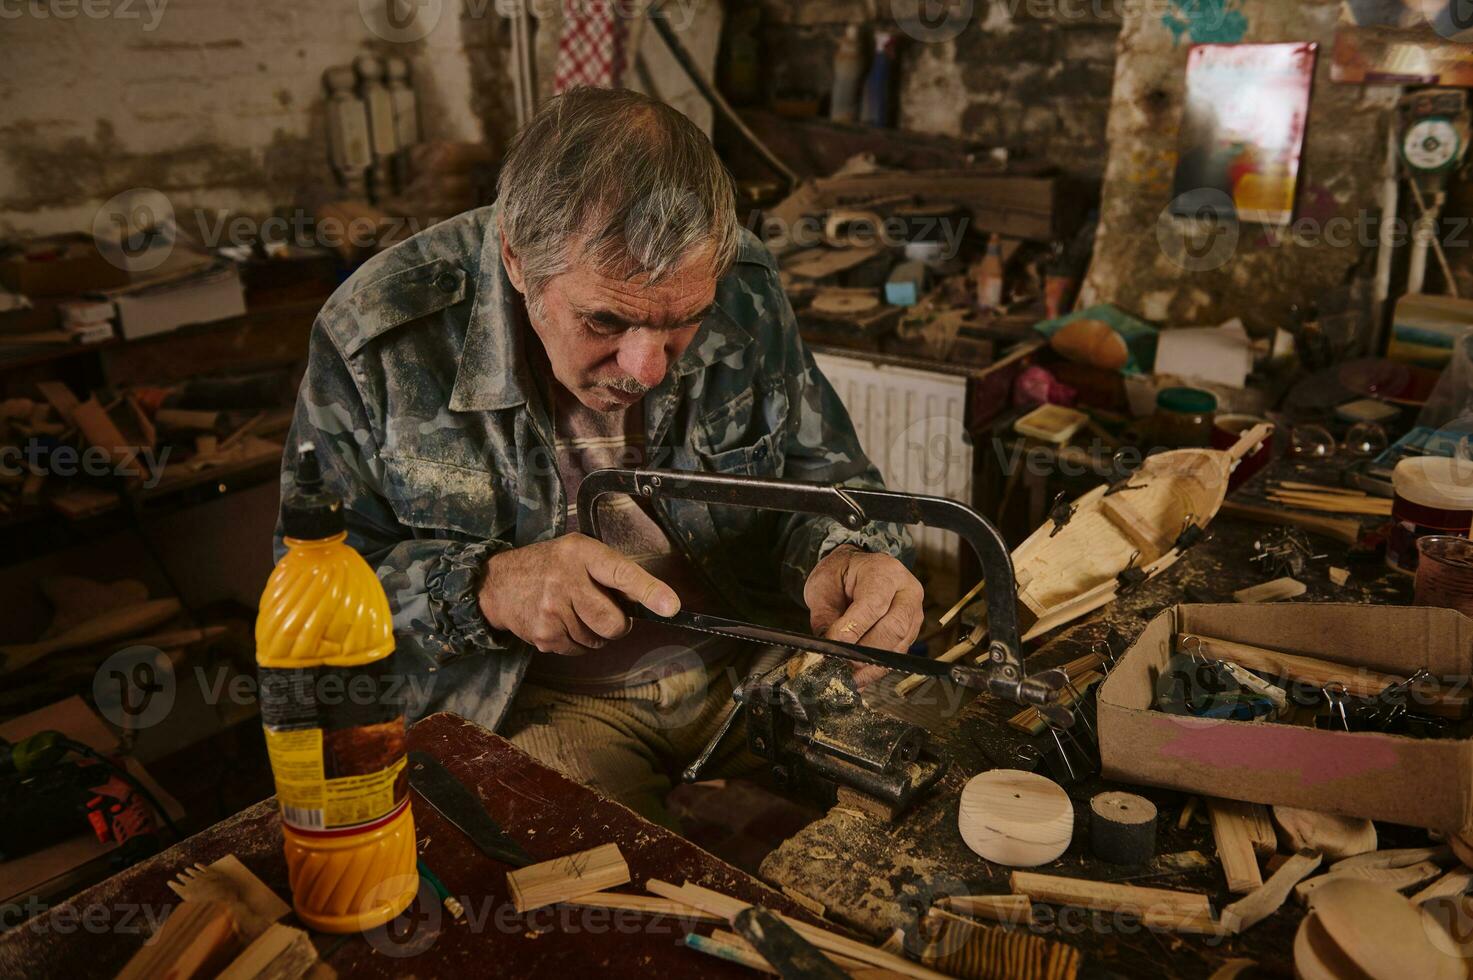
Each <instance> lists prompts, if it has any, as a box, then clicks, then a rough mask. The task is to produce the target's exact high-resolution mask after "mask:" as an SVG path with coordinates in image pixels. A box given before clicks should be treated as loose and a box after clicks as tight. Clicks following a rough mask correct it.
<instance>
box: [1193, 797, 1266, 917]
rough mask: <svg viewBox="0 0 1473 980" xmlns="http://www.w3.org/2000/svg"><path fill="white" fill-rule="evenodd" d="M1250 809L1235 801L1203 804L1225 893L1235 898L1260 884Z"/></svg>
mask: <svg viewBox="0 0 1473 980" xmlns="http://www.w3.org/2000/svg"><path fill="white" fill-rule="evenodd" d="M1251 806H1252V804H1249V803H1240V802H1238V801H1237V800H1216V799H1210V800H1208V801H1207V816H1208V819H1209V820H1210V821H1211V823H1212V839H1213V840H1214V841H1215V842H1216V843H1217V859H1218V860H1219V861H1221V862H1222V871H1223V874H1224V876H1226V878H1227V886H1228V891H1230V892H1232V893H1233V894H1235V895H1243V894H1246V893H1248V892H1251V891H1252V890H1253V889H1255V888H1258V887H1259V886H1261V885H1262V884H1263V876H1262V874H1261V873H1260V872H1259V870H1258V854H1257V852H1256V851H1255V850H1254V847H1253V841H1254V838H1255V835H1256V833H1257V828H1256V820H1255V818H1254V817H1253V815H1252V810H1251V809H1250V808H1251Z"/></svg>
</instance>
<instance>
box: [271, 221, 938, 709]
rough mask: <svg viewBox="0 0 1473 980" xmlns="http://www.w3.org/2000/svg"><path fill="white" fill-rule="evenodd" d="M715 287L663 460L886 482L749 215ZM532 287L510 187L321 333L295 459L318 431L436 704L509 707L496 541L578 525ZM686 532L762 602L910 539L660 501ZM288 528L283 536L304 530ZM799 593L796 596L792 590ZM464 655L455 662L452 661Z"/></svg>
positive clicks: (516, 670) (892, 529)
mask: <svg viewBox="0 0 1473 980" xmlns="http://www.w3.org/2000/svg"><path fill="white" fill-rule="evenodd" d="M743 234H744V238H743V241H742V245H741V249H740V254H739V256H738V258H737V261H736V263H735V265H734V266H733V268H732V270H731V271H730V272H729V273H728V274H727V275H726V276H725V277H724V278H723V279H722V280H721V282H720V283H719V284H718V288H717V292H716V304H715V307H714V309H713V311H712V313H711V314H710V315H709V316H708V317H707V319H706V320H705V321H704V322H703V323H702V324H701V327H700V329H699V330H698V332H697V333H696V336H695V339H694V340H693V341H692V343H691V345H690V347H689V348H688V349H687V350H686V352H685V354H684V355H683V356H682V357H681V358H680V359H679V360H678V361H677V362H676V363H675V364H674V365H672V367H671V370H670V372H669V374H668V375H667V377H666V378H665V380H664V381H663V382H662V383H661V384H660V385H659V386H657V387H656V388H654V389H653V390H652V391H651V392H650V393H649V395H648V396H646V399H645V423H646V445H647V447H648V449H647V452H648V465H649V466H651V467H660V468H668V469H679V470H704V471H713V472H720V473H738V474H740V473H746V474H756V475H764V476H783V477H788V478H792V479H798V480H815V481H823V482H844V483H851V484H854V485H858V486H880V485H881V484H880V477H879V473H878V472H877V471H876V470H875V468H874V467H873V466H872V465H871V464H870V462H869V460H868V459H867V458H866V457H865V455H864V452H863V451H862V450H861V448H860V446H859V442H858V440H857V439H856V437H855V434H854V428H853V426H852V424H851V423H850V421H849V417H848V415H847V414H846V412H845V410H844V408H843V406H842V405H841V404H840V402H839V399H838V397H837V396H836V395H835V394H834V391H833V389H832V388H831V387H830V385H829V383H828V381H827V380H826V379H825V378H824V377H823V375H822V374H821V373H820V372H819V370H818V368H817V367H816V366H815V364H814V362H813V358H812V356H811V355H810V354H809V352H808V350H807V348H806V347H805V346H804V344H803V341H802V340H801V339H800V338H799V335H798V328H797V323H796V320H795V318H794V315H793V310H792V307H791V306H790V305H789V303H788V301H787V298H786V296H784V294H783V291H782V288H781V286H780V285H779V282H778V273H777V265H776V262H775V261H774V259H773V258H772V255H771V253H769V252H768V251H767V249H766V248H765V247H763V246H762V245H761V244H760V243H759V242H758V241H757V240H756V238H755V237H753V236H751V235H750V234H747V233H745V232H744V233H743ZM524 323H525V314H524V313H523V311H522V306H521V300H520V296H519V295H518V294H517V293H516V291H515V290H514V289H513V287H512V286H511V284H510V282H509V281H508V280H507V277H506V274H505V272H504V270H503V268H502V265H501V253H500V241H499V236H498V234H497V227H496V210H495V208H494V206H493V207H487V208H481V209H478V210H475V211H469V212H466V213H465V214H462V215H460V216H459V217H456V218H453V219H451V220H449V221H445V222H443V223H441V224H438V225H435V226H434V227H432V228H429V229H427V230H426V231H423V232H421V233H419V234H417V235H415V236H414V237H413V238H410V239H409V240H407V241H405V242H403V243H401V244H399V245H396V246H394V247H393V248H391V249H389V250H388V251H386V252H384V253H382V254H380V255H378V256H376V257H375V258H373V259H372V260H370V261H369V262H368V263H366V264H365V265H364V266H363V267H362V268H361V269H359V270H358V271H357V272H356V273H355V274H354V275H353V276H352V277H351V278H350V279H348V281H347V282H345V283H344V284H343V285H342V286H341V287H340V288H339V289H338V290H337V292H336V293H334V294H333V296H332V297H331V298H330V299H329V300H328V302H327V304H326V305H325V306H324V307H323V309H322V312H321V313H320V314H319V315H318V317H317V320H316V323H315V325H314V327H313V331H312V337H311V350H310V354H309V357H308V362H307V371H306V375H305V377H304V378H303V380H302V387H301V390H300V392H299V394H298V397H297V408H296V415H295V419H294V421H293V423H292V431H291V435H290V439H289V443H288V451H287V454H286V459H285V464H284V467H283V474H282V489H283V491H285V490H286V489H288V488H289V486H290V480H291V470H292V466H293V464H294V462H295V457H296V449H295V447H296V446H297V445H298V444H299V443H301V442H303V441H311V442H313V443H314V444H315V445H316V447H317V450H318V453H319V455H320V456H321V459H322V463H323V471H324V474H325V477H326V479H327V481H328V484H329V485H330V486H331V487H332V488H333V489H334V490H335V491H336V492H338V493H340V494H341V495H342V497H343V500H344V506H345V511H346V517H347V526H348V541H349V543H350V544H351V545H352V546H353V547H354V548H356V549H358V551H359V552H361V553H362V554H363V556H364V557H365V558H366V559H367V560H368V562H369V563H370V564H371V565H373V566H374V567H375V569H376V570H377V572H378V575H379V578H380V580H381V581H382V582H383V585H384V589H385V591H386V592H387V593H388V597H389V603H390V606H391V607H392V609H393V612H394V627H395V634H396V640H397V642H398V644H399V650H400V653H401V657H402V656H403V655H404V654H405V653H406V652H407V653H409V657H408V660H409V661H410V664H409V667H410V669H411V670H424V671H427V672H431V673H432V674H433V675H434V694H433V696H432V697H431V698H430V699H429V701H428V703H424V704H419V705H411V713H419V712H421V711H427V710H454V711H457V712H458V713H460V714H462V715H465V716H467V717H471V718H474V719H476V720H478V721H479V722H480V723H481V724H483V725H486V726H487V727H490V728H494V727H496V725H497V724H498V723H499V722H500V720H501V717H502V715H503V714H504V712H505V709H506V707H507V705H508V704H509V703H510V701H511V698H512V696H513V694H514V693H515V690H516V687H517V685H518V683H519V682H520V680H521V677H522V675H523V673H524V672H525V669H526V664H527V660H528V657H529V656H530V655H532V654H533V653H534V652H535V651H533V650H532V649H531V648H530V647H529V646H527V645H525V644H523V643H522V642H521V641H519V640H517V639H516V637H514V636H511V635H510V634H505V633H502V632H500V631H496V630H492V629H491V628H489V626H488V624H487V623H486V621H485V618H484V617H483V616H482V614H481V612H480V608H479V605H478V602H477V592H478V589H479V588H480V586H481V581H482V577H483V576H482V573H483V569H484V566H485V563H486V560H487V559H488V558H489V557H490V556H491V555H493V554H494V553H496V552H497V551H499V550H501V549H505V548H514V547H520V546H524V545H528V544H532V543H534V542H537V541H542V540H545V539H548V538H551V537H554V536H556V535H559V534H562V533H563V531H564V527H563V525H564V514H565V507H566V492H565V490H564V488H563V486H562V485H561V481H560V479H559V476H558V470H557V466H556V461H555V459H554V457H553V455H552V449H551V446H552V425H551V421H550V418H549V414H548V407H547V406H548V405H549V404H550V400H549V397H548V392H547V391H546V380H545V379H543V378H539V377H535V376H534V372H532V371H531V370H530V369H529V367H528V360H527V357H526V356H525V350H524V345H525V344H527V343H529V342H530V343H536V340H535V335H533V334H531V333H530V331H529V330H527V329H524ZM655 511H656V517H657V519H658V520H659V521H660V522H661V524H662V525H663V527H664V529H665V531H666V533H667V534H668V535H669V537H670V539H671V540H672V541H673V542H674V543H675V544H676V545H677V546H678V547H680V548H681V549H682V550H683V551H684V552H685V553H686V556H687V557H688V558H689V559H690V560H691V561H692V562H693V563H694V564H695V565H696V566H697V567H698V568H700V569H701V570H702V571H703V572H704V573H705V574H706V575H707V576H708V577H709V579H710V581H711V583H712V585H713V586H715V587H716V588H717V589H718V590H719V594H721V595H723V596H725V597H728V598H729V599H730V600H731V601H732V603H733V605H734V607H735V608H736V609H738V610H739V611H741V612H742V613H743V614H745V615H749V616H750V615H751V614H752V611H753V610H755V609H757V608H771V602H772V600H773V599H774V598H777V596H775V595H773V594H772V591H771V590H772V588H773V583H779V584H780V587H781V590H782V592H784V593H786V595H787V596H788V598H790V599H792V600H795V601H797V602H800V603H801V601H802V590H803V584H804V581H805V579H806V578H807V575H808V573H809V571H810V570H811V569H812V568H813V566H814V565H815V564H816V563H817V562H818V560H819V558H820V557H822V556H823V555H825V554H827V553H828V552H829V551H830V550H832V549H833V548H835V547H837V546H838V545H840V544H842V543H846V542H847V543H853V544H857V545H859V546H861V547H864V548H867V549H870V550H875V551H886V552H889V553H891V554H895V555H900V556H904V555H905V553H906V552H907V551H908V546H909V542H908V538H907V536H906V534H905V531H904V529H903V528H900V527H897V526H894V525H871V526H870V527H869V528H867V529H864V530H862V531H852V530H849V529H847V528H845V527H843V526H841V525H840V524H838V523H837V522H835V521H833V520H831V519H828V518H819V517H811V516H799V515H791V514H780V513H775V512H767V511H753V510H743V509H736V508H720V507H708V506H706V505H703V504H699V503H693V502H690V501H678V500H659V501H657V502H656V506H655ZM283 547H284V546H283V545H282V542H281V532H280V528H279V527H278V529H277V538H276V549H277V554H278V556H279V555H280V553H281V551H282V550H283ZM790 608H791V607H790ZM451 668H454V669H451Z"/></svg>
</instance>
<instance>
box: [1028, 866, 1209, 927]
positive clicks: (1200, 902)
mask: <svg viewBox="0 0 1473 980" xmlns="http://www.w3.org/2000/svg"><path fill="white" fill-rule="evenodd" d="M1010 883H1011V886H1012V889H1013V892H1014V893H1015V894H1018V895H1027V896H1028V897H1029V898H1030V899H1032V900H1033V901H1035V902H1047V903H1049V904H1051V905H1073V906H1077V907H1079V908H1084V909H1098V910H1099V911H1101V912H1124V913H1128V914H1130V915H1135V916H1139V917H1140V919H1141V921H1142V922H1144V923H1145V924H1146V925H1153V926H1160V927H1161V928H1164V929H1175V930H1178V931H1181V932H1195V933H1205V934H1209V935H1217V934H1219V933H1221V931H1222V928H1221V926H1220V925H1219V924H1218V923H1217V922H1216V921H1215V920H1214V919H1213V918H1212V904H1211V903H1210V902H1209V901H1208V900H1207V896H1206V895H1203V894H1201V893H1200V892H1184V891H1173V890H1171V889H1169V888H1143V887H1141V886H1139V885H1122V884H1118V883H1115V882H1105V881H1090V880H1088V879H1086V878H1065V877H1062V876H1060V875H1046V874H1039V873H1037V872H1033V871H1014V872H1013V873H1012V877H1011V879H1010Z"/></svg>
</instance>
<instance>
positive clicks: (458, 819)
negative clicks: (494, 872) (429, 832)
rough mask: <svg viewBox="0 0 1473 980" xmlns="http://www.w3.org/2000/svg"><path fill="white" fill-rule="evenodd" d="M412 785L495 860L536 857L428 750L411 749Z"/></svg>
mask: <svg viewBox="0 0 1473 980" xmlns="http://www.w3.org/2000/svg"><path fill="white" fill-rule="evenodd" d="M409 785H410V788H412V789H413V790H414V791H415V792H416V793H418V794H419V795H420V796H421V797H423V798H424V801H425V802H426V803H428V804H429V805H430V806H432V807H434V808H435V809H436V810H437V811H439V813H440V816H442V817H444V818H445V819H446V820H448V821H450V823H451V824H452V825H453V826H454V827H455V829H457V830H459V831H460V832H461V833H462V834H465V835H466V836H467V837H469V838H470V839H471V843H472V844H475V845H476V847H478V848H480V851H481V853H482V854H484V855H486V856H487V857H488V858H491V859H492V860H493V861H500V862H502V863H503V864H510V865H511V866H512V867H516V868H525V867H526V866H527V865H529V864H533V863H535V862H536V860H537V859H536V858H534V857H533V856H532V855H530V854H528V853H527V852H526V851H524V850H522V846H521V845H520V844H518V843H517V842H516V841H514V840H512V839H511V838H510V837H508V836H507V835H506V831H504V830H502V829H501V827H500V826H498V825H497V823H496V821H495V820H492V819H491V815H490V814H489V813H487V812H486V806H485V804H483V803H482V802H481V801H480V800H479V799H477V798H476V794H474V793H472V792H471V791H470V789H469V788H468V787H467V786H466V785H465V783H462V782H461V781H460V780H458V779H456V778H455V777H454V776H452V775H451V774H450V770H448V769H446V768H445V767H444V766H442V765H441V764H440V760H439V759H436V758H435V757H434V756H432V755H430V754H429V753H426V752H417V751H415V752H410V753H409Z"/></svg>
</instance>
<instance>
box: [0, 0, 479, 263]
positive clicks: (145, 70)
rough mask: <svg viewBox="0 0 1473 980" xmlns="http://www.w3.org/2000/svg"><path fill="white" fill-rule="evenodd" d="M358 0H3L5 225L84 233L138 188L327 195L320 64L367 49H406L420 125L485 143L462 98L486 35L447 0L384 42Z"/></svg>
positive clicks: (0, 90) (0, 153) (435, 134)
mask: <svg viewBox="0 0 1473 980" xmlns="http://www.w3.org/2000/svg"><path fill="white" fill-rule="evenodd" d="M472 2H476V3H477V7H476V9H477V10H482V9H483V8H484V10H485V11H489V10H490V6H489V4H485V3H479V0H466V3H467V4H470V3H472ZM360 7H367V8H368V9H370V10H371V9H372V8H371V6H370V5H368V4H360V3H359V2H358V0H312V2H310V3H303V2H300V0H249V2H244V0H130V2H124V0H92V2H91V3H89V4H86V5H83V4H79V3H73V2H70V0H48V2H38V3H27V4H20V3H16V4H9V5H7V7H6V10H5V11H4V12H3V15H4V19H3V20H0V234H42V233H49V232H54V231H66V230H80V229H88V228H90V227H91V225H92V219H93V216H94V214H95V213H96V211H97V208H98V206H99V205H101V204H102V203H103V202H104V201H106V200H108V199H109V198H111V197H112V196H113V195H115V194H118V193H120V192H122V191H124V190H128V189H131V188H139V187H147V188H154V189H156V190H159V191H162V192H163V193H164V194H166V195H167V196H168V197H169V199H170V203H171V204H172V205H173V206H174V208H175V211H176V213H179V212H180V211H181V210H183V209H189V208H201V209H205V210H208V211H210V212H216V211H230V212H238V213H242V214H253V215H263V214H267V213H270V212H271V211H273V210H275V209H278V208H281V207H284V206H294V205H296V204H299V203H303V201H304V200H307V199H316V198H320V197H323V196H327V195H330V194H332V193H334V192H333V190H332V185H331V180H332V178H331V174H330V171H329V169H328V167H327V163H326V159H327V156H326V154H327V150H326V133H325V114H324V105H323V94H322V93H323V88H322V81H321V77H322V71H323V69H324V68H326V67H328V66H330V65H333V64H343V63H347V62H351V60H352V59H353V57H354V56H356V55H358V54H361V53H364V52H369V51H372V52H376V53H378V54H399V55H403V56H405V57H407V58H409V60H410V63H411V71H412V73H413V79H414V84H415V88H416V91H417V92H418V94H419V98H420V118H421V128H422V130H423V133H424V135H425V136H426V137H428V138H443V139H456V140H479V139H481V138H482V132H483V121H484V120H485V119H486V118H487V117H495V116H496V115H497V113H498V110H497V108H496V107H495V106H494V105H486V104H484V103H485V100H484V99H480V98H473V89H472V71H471V66H472V65H473V64H474V63H476V62H477V60H478V59H479V61H480V63H481V69H480V71H479V72H478V73H477V74H478V77H479V78H480V79H482V80H485V78H486V77H487V76H488V75H490V74H491V73H492V70H491V69H489V68H487V67H486V62H487V61H488V60H489V59H487V58H486V57H485V56H484V55H483V54H482V53H481V51H482V49H483V48H484V47H485V46H486V45H487V44H489V43H492V40H494V38H493V39H488V38H487V36H486V35H487V32H486V31H484V30H481V29H480V28H481V25H479V24H476V23H473V22H470V21H468V20H467V19H466V16H468V15H465V16H462V17H457V16H454V15H453V14H452V13H451V11H453V10H454V9H456V8H455V5H454V4H453V3H452V2H446V3H445V4H444V7H445V8H447V9H446V10H445V11H444V12H443V13H442V15H441V16H439V17H438V18H436V19H435V21H434V23H433V29H431V30H429V32H428V34H427V35H426V36H423V37H420V38H418V39H415V40H413V41H410V42H391V41H388V40H385V39H384V38H383V36H381V34H376V33H374V32H373V31H372V30H370V26H369V24H368V23H366V22H365V19H364V16H363V15H362V14H361V13H360ZM88 8H90V9H91V10H92V11H93V12H94V13H95V12H98V11H102V12H105V13H107V14H108V15H107V16H101V17H99V16H89V15H88V14H87V13H85V12H84V11H86V10H87V9H88ZM427 9H431V8H427ZM37 10H39V11H41V12H43V13H45V14H47V16H37V15H36V11H37ZM68 12H70V13H69V15H66V14H67V13H68ZM63 15H66V16H63ZM482 16H483V17H485V18H494V13H490V12H483V14H482ZM498 20H499V19H498ZM467 25H469V26H467ZM427 26H428V25H427Z"/></svg>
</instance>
